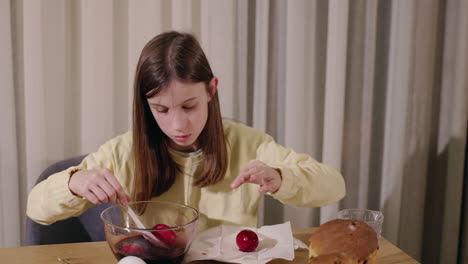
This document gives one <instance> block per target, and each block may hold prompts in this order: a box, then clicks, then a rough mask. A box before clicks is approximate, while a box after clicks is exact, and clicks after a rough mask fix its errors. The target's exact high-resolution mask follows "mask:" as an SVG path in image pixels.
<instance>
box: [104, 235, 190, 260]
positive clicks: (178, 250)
mask: <svg viewBox="0 0 468 264" xmlns="http://www.w3.org/2000/svg"><path fill="white" fill-rule="evenodd" d="M113 253H114V255H115V256H116V258H117V259H118V260H120V259H122V258H124V257H126V256H135V257H139V258H141V259H142V260H144V261H145V262H146V263H148V264H179V263H182V260H183V259H184V257H185V245H177V244H173V245H171V247H170V248H161V247H156V246H154V245H153V244H151V243H150V242H149V241H148V240H146V239H145V238H144V237H143V236H142V235H136V236H131V237H127V238H124V239H122V240H120V241H119V242H117V244H115V246H114V251H113Z"/></svg>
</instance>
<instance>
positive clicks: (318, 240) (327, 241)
mask: <svg viewBox="0 0 468 264" xmlns="http://www.w3.org/2000/svg"><path fill="white" fill-rule="evenodd" d="M309 242H310V243H309V257H310V262H309V263H315V264H324V263H334V264H335V263H336V264H338V263H341V264H364V263H366V264H376V263H377V251H378V249H379V244H378V239H377V234H376V233H375V231H374V229H373V228H372V227H370V226H369V225H368V224H366V223H364V222H362V221H357V220H345V219H335V220H331V221H329V222H326V223H324V224H322V225H321V226H320V227H319V228H318V229H317V230H316V231H315V232H314V233H313V234H312V236H311V237H310V240H309Z"/></svg>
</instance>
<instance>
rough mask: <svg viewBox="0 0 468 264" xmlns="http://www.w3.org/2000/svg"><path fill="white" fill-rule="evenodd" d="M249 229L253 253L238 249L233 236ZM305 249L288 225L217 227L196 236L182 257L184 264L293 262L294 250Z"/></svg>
mask: <svg viewBox="0 0 468 264" xmlns="http://www.w3.org/2000/svg"><path fill="white" fill-rule="evenodd" d="M243 229H249V230H252V231H254V232H256V233H257V235H258V239H259V244H258V247H257V249H256V250H255V251H253V252H242V251H240V250H239V249H238V248H237V245H236V236H237V234H238V233H239V232H240V231H241V230H243ZM297 248H307V246H306V245H305V244H304V243H302V241H300V240H298V239H295V238H294V237H293V235H292V231H291V224H290V222H286V223H283V224H279V225H272V226H263V227H261V228H248V227H239V226H228V225H220V226H217V227H214V228H211V229H208V230H206V231H204V232H201V233H199V234H198V235H197V236H196V238H195V240H194V241H193V243H192V246H191V247H190V250H189V252H188V253H187V255H186V256H185V261H186V262H190V261H195V260H208V259H211V260H217V261H222V262H229V263H245V264H263V263H267V262H268V261H270V260H273V259H276V258H281V259H286V260H293V259H294V250H295V249H297Z"/></svg>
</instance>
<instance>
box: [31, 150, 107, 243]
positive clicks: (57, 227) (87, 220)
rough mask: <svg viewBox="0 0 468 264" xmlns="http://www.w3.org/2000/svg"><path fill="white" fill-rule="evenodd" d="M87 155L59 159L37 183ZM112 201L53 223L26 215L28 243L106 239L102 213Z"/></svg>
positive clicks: (78, 162)
mask: <svg viewBox="0 0 468 264" xmlns="http://www.w3.org/2000/svg"><path fill="white" fill-rule="evenodd" d="M84 157H86V155H83V156H79V157H74V158H70V159H66V160H62V161H59V162H57V163H55V164H52V165H51V166H49V167H48V168H47V169H46V170H44V172H42V174H41V175H40V176H39V178H38V179H37V181H36V184H38V183H39V182H41V181H43V180H45V179H47V177H49V176H50V175H52V174H54V173H56V172H59V171H63V170H65V169H67V168H69V167H71V166H76V165H78V164H80V163H81V161H82V160H83V159H84ZM111 205H112V204H110V203H104V204H99V205H96V206H93V207H91V208H90V209H88V210H86V211H85V212H84V213H83V214H81V215H80V216H78V217H72V218H69V219H65V220H61V221H57V222H55V223H53V224H51V225H41V224H38V223H36V222H34V221H32V220H31V219H30V218H29V217H26V245H28V246H31V245H45V244H62V243H77V242H91V241H104V240H106V238H105V235H104V229H103V225H102V222H101V219H100V218H99V217H100V214H101V212H102V211H103V210H104V209H106V208H107V207H109V206H111Z"/></svg>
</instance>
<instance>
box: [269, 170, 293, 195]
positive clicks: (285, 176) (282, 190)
mask: <svg viewBox="0 0 468 264" xmlns="http://www.w3.org/2000/svg"><path fill="white" fill-rule="evenodd" d="M274 168H277V169H279V170H280V171H281V177H282V181H281V186H280V187H279V189H278V190H277V191H276V192H275V193H273V194H271V196H272V197H273V198H275V199H278V200H287V199H290V198H292V197H294V196H295V195H296V194H297V191H298V187H297V185H296V184H295V181H294V174H293V173H292V171H291V170H290V169H288V168H285V167H274Z"/></svg>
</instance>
